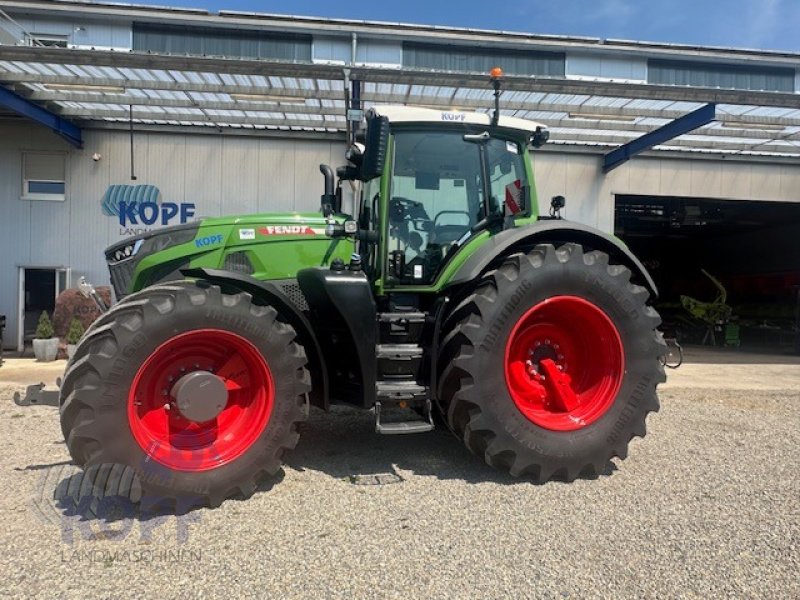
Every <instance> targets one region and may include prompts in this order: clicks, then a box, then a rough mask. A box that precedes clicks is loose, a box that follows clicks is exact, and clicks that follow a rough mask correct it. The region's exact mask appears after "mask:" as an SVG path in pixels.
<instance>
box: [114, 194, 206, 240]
mask: <svg viewBox="0 0 800 600" xmlns="http://www.w3.org/2000/svg"><path fill="white" fill-rule="evenodd" d="M102 207H103V214H105V215H107V216H109V217H117V219H118V220H119V227H120V229H119V234H120V235H121V236H130V235H138V234H140V233H145V232H147V231H150V229H151V227H152V226H163V225H172V224H175V222H178V223H188V222H189V220H190V219H191V218H192V217H194V213H195V205H194V203H191V202H181V203H175V202H162V201H161V192H160V191H159V189H158V188H157V187H156V186H154V185H125V184H123V185H111V186H109V187H108V189H107V190H106V193H105V194H104V195H103V200H102Z"/></svg>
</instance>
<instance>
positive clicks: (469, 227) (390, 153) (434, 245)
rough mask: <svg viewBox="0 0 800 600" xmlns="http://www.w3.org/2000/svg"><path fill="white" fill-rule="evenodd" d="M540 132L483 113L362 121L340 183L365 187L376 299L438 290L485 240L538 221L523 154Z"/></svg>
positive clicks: (363, 229) (390, 110) (367, 254)
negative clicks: (381, 294) (388, 292)
mask: <svg viewBox="0 0 800 600" xmlns="http://www.w3.org/2000/svg"><path fill="white" fill-rule="evenodd" d="M547 133H548V132H547V130H546V129H544V127H543V126H541V125H540V124H538V123H535V122H532V121H527V120H524V119H517V118H512V117H505V116H500V117H499V118H498V119H497V122H495V120H494V119H493V118H492V117H491V116H490V115H489V114H485V113H462V112H452V111H437V110H431V109H425V108H411V107H406V106H385V107H381V108H379V109H373V110H371V111H369V112H368V114H367V117H366V123H365V126H364V127H363V129H362V131H361V133H360V134H359V135H358V136H357V140H358V141H357V142H356V144H354V145H353V146H352V147H351V148H350V150H349V151H348V153H347V157H348V159H349V160H350V161H351V165H350V166H348V167H345V168H340V169H339V174H340V176H342V177H343V178H352V179H359V180H361V181H362V185H361V194H360V199H359V202H358V235H357V237H358V238H359V240H361V244H360V247H359V252H360V254H361V257H362V262H363V264H364V265H365V268H366V270H367V271H368V273H370V274H371V275H372V276H374V279H375V280H376V281H377V283H378V286H379V291H383V290H385V289H389V288H397V287H408V286H411V287H415V288H431V289H433V288H434V287H435V286H436V282H437V280H438V279H440V276H441V275H442V273H443V271H444V269H445V266H446V265H447V264H448V263H449V262H450V261H451V259H453V258H454V257H455V256H456V255H457V254H458V253H459V250H460V249H461V248H463V247H465V246H466V245H468V244H469V243H470V242H471V241H472V240H473V239H474V238H476V237H477V236H478V235H479V234H480V233H481V232H484V231H498V230H502V229H507V228H511V227H516V226H517V225H521V224H524V223H527V222H531V221H535V220H536V218H537V216H538V207H537V202H536V190H535V185H534V182H533V175H532V170H531V163H530V156H529V148H530V147H538V146H541V145H542V144H543V143H544V142H545V141H546V140H547Z"/></svg>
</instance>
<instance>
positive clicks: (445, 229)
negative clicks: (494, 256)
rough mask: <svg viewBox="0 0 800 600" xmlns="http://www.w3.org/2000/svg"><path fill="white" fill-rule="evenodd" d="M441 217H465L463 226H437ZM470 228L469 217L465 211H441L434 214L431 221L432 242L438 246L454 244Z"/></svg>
mask: <svg viewBox="0 0 800 600" xmlns="http://www.w3.org/2000/svg"><path fill="white" fill-rule="evenodd" d="M443 215H463V216H465V217H466V221H467V222H466V223H464V224H463V225H455V224H446V225H437V224H436V223H437V222H438V221H439V218H440V217H442V216H443ZM469 228H470V216H469V213H468V212H467V211H463V210H443V211H441V212H439V213H437V214H436V217H435V218H434V219H433V241H434V242H436V243H438V244H449V243H452V242H455V241H456V240H457V239H459V238H460V237H461V236H463V235H464V233H466V231H467V230H468V229H469Z"/></svg>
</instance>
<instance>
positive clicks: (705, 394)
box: [0, 363, 800, 598]
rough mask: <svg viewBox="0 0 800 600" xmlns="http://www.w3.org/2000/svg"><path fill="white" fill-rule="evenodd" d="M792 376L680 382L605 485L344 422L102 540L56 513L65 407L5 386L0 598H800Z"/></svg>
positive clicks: (312, 430) (799, 497)
mask: <svg viewBox="0 0 800 600" xmlns="http://www.w3.org/2000/svg"><path fill="white" fill-rule="evenodd" d="M705 367H706V368H707V370H709V371H713V370H715V367H714V365H705ZM736 367H737V370H738V371H739V372H740V373H742V379H741V380H742V381H751V382H752V381H753V379H752V378H750V379H748V369H749V370H752V372H753V373H758V369H759V367H758V366H753V365H742V364H737V365H736ZM690 371H691V370H690ZM782 372H783V373H784V375H785V377H784V378H783V379H781V378H780V377H777V378H774V379H773V384H774V385H779V384H780V382H782V381H783V382H789V383H788V384H787V385H786V387H787V389H768V390H763V389H762V390H759V389H747V390H742V389H739V390H736V389H707V388H703V387H700V386H699V385H698V386H695V385H693V383H692V381H693V380H697V381H698V382H699V381H700V380H699V379H697V376H696V374H695V375H694V376H691V377H688V376H683V378H681V376H676V377H675V378H674V379H675V380H677V382H674V383H670V385H668V386H667V387H666V388H665V389H664V391H663V392H662V394H661V398H662V403H663V407H662V410H661V412H660V413H658V414H656V415H653V416H652V417H651V418H650V420H649V422H648V424H649V430H650V432H649V435H648V437H647V438H646V439H645V440H637V441H635V442H634V443H633V445H632V448H631V456H630V458H629V459H628V460H626V461H624V462H622V463H618V464H617V465H615V467H614V468H613V469H611V470H610V472H609V474H607V475H604V476H601V477H600V478H599V479H597V480H595V481H580V480H579V481H577V482H575V483H573V484H562V483H548V484H545V485H540V486H537V485H533V484H531V483H528V482H524V481H518V480H513V479H511V478H509V477H506V476H503V475H500V474H498V473H497V472H495V471H493V470H491V469H490V468H489V467H487V466H485V465H484V464H483V463H482V462H481V461H479V460H478V459H477V458H475V457H474V456H472V455H471V454H469V453H468V452H467V451H466V449H465V448H464V447H463V446H462V445H461V444H460V443H459V442H458V441H457V440H455V439H454V438H452V437H450V436H449V435H448V434H445V433H439V432H436V433H432V434H425V435H420V436H385V437H381V436H377V435H375V434H374V433H373V431H372V427H373V422H372V418H371V415H369V414H362V413H357V412H352V411H338V410H337V411H336V413H335V414H329V415H326V414H323V413H321V412H315V413H313V414H312V419H311V421H310V422H309V423H308V424H307V425H306V426H305V428H304V430H303V435H302V437H301V441H300V445H299V446H298V448H297V450H296V451H295V452H294V453H293V454H292V455H291V457H290V459H289V464H288V465H287V466H286V467H285V469H284V471H283V474H282V475H281V476H280V477H279V482H278V483H276V485H274V486H272V487H269V486H265V488H264V490H263V491H261V492H259V493H257V494H256V495H255V496H254V497H253V498H251V499H250V500H248V501H246V502H238V501H228V502H226V503H225V504H223V506H222V507H221V508H219V509H217V510H199V511H195V512H192V513H190V514H188V515H186V516H183V517H174V516H165V517H160V518H156V519H150V520H145V521H140V520H137V519H128V520H118V521H115V522H111V523H109V522H106V521H103V520H97V519H80V518H79V517H75V516H70V514H71V511H69V510H67V509H64V508H61V507H59V506H58V505H56V504H55V503H54V502H53V501H52V495H53V490H54V489H55V488H56V486H57V485H58V484H62V485H64V484H65V483H64V482H65V481H66V483H69V482H70V481H73V480H74V477H75V474H76V473H77V470H76V469H75V467H73V466H72V465H70V464H69V463H68V460H69V457H68V455H67V452H66V449H65V447H64V444H63V442H62V439H61V432H60V429H59V425H58V417H57V414H56V410H55V409H53V408H49V407H43V406H40V407H31V408H19V407H16V406H15V405H14V404H13V402H12V400H11V392H12V390H13V389H19V388H20V386H19V385H18V384H14V383H8V379H5V378H3V371H2V369H0V380H3V381H6V383H0V428H2V429H0V431H2V435H0V457H1V458H0V489H2V490H4V493H3V494H0V571H2V573H4V575H3V576H2V578H0V594H4V595H8V596H14V597H27V596H42V597H78V598H85V597H98V596H99V597H119V596H121V595H123V594H125V595H145V594H147V595H149V596H152V597H164V598H169V597H194V596H210V597H214V596H230V597H237V596H251V597H252V596H258V597H267V598H287V597H292V598H294V597H297V598H300V597H305V598H310V597H311V598H339V597H341V598H370V597H375V598H416V597H420V598H421V597H433V598H441V597H454V598H467V597H481V598H526V597H553V596H558V597H579V598H584V597H676V596H682V597H697V598H709V597H722V596H732V597H759V598H761V597H786V598H797V597H800V579H798V575H797V573H798V569H800V479H799V476H798V473H799V472H800V460H798V457H797V449H798V448H800V391H798V389H800V388H798V387H797V386H794V387H792V388H789V385H790V384H793V382H794V381H796V380H797V377H798V375H800V366H798V365H797V364H796V363H795V364H790V365H786V366H784V367H783V371H782ZM678 373H680V371H678ZM700 373H701V375H702V370H701V371H700ZM756 380H757V377H756ZM34 381H38V379H34ZM735 385H736V380H734V381H733V382H732V383H731V386H732V387H735ZM751 387H755V386H751ZM70 477H72V478H73V479H70ZM67 480H69V481H67Z"/></svg>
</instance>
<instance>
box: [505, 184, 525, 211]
mask: <svg viewBox="0 0 800 600" xmlns="http://www.w3.org/2000/svg"><path fill="white" fill-rule="evenodd" d="M521 201H522V181H520V180H519V179H517V180H516V181H514V182H513V183H509V184H508V185H507V186H506V208H507V209H508V212H509V213H511V214H512V215H515V214H517V213H518V212H520V211H521V210H522V209H521V208H520V204H521V203H522V202H521Z"/></svg>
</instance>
